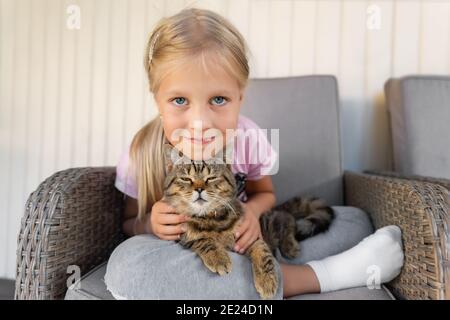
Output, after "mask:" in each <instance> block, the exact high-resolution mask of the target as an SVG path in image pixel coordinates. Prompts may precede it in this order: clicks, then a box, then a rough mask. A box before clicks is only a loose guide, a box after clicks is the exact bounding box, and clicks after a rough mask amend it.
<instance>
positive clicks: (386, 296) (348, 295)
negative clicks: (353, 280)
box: [287, 285, 395, 300]
mask: <svg viewBox="0 0 450 320" xmlns="http://www.w3.org/2000/svg"><path fill="white" fill-rule="evenodd" d="M287 300H395V297H394V296H393V295H392V293H391V292H390V291H389V290H388V289H387V288H386V287H385V286H384V285H381V286H380V289H369V288H367V287H358V288H350V289H345V290H338V291H332V292H325V293H321V294H303V295H298V296H294V297H290V298H288V299H287Z"/></svg>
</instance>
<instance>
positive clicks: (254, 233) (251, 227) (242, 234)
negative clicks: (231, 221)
mask: <svg viewBox="0 0 450 320" xmlns="http://www.w3.org/2000/svg"><path fill="white" fill-rule="evenodd" d="M241 204H242V206H243V207H244V216H243V218H242V221H241V223H240V225H239V226H238V228H237V230H236V231H235V232H236V233H235V237H236V244H235V246H234V250H235V251H236V252H239V253H241V254H242V253H244V252H245V251H246V250H247V248H248V247H250V245H251V244H252V243H253V242H255V241H256V240H257V239H258V238H261V239H262V234H261V226H260V225H259V218H258V216H257V215H256V213H255V212H253V210H252V209H251V207H250V206H248V205H247V204H246V203H245V202H241Z"/></svg>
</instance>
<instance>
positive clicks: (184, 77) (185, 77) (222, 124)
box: [155, 63, 243, 160]
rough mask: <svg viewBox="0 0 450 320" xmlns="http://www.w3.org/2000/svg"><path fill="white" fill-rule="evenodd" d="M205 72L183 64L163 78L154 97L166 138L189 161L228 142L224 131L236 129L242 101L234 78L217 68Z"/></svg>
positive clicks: (196, 65) (197, 66)
mask: <svg viewBox="0 0 450 320" xmlns="http://www.w3.org/2000/svg"><path fill="white" fill-rule="evenodd" d="M208 71H209V73H208V72H206V71H205V70H204V68H203V67H202V66H201V65H199V64H198V63H186V64H185V65H183V67H181V68H179V69H177V70H175V71H172V72H171V73H169V74H168V75H167V76H166V77H165V78H164V80H163V81H162V82H161V85H160V88H159V90H158V92H157V93H156V95H155V100H156V103H157V105H158V109H159V112H160V114H161V116H162V120H163V127H164V134H165V136H166V138H167V139H168V140H169V142H170V143H171V144H172V145H173V146H175V147H176V148H177V149H178V150H180V151H182V152H183V153H184V154H185V155H187V156H188V157H189V158H190V159H193V160H201V159H207V158H209V157H210V156H211V155H213V154H215V153H216V152H217V150H220V149H221V148H223V147H224V146H225V143H228V142H230V141H232V139H233V138H234V135H230V131H229V130H228V135H227V129H236V127H237V122H238V116H239V111H240V107H241V102H242V99H243V92H242V91H241V90H240V89H239V86H238V82H237V80H236V79H234V78H232V77H230V76H229V75H228V74H227V73H226V72H225V71H224V70H222V69H221V68H219V67H217V66H209V69H208ZM219 148H220V149H219Z"/></svg>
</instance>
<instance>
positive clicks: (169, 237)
mask: <svg viewBox="0 0 450 320" xmlns="http://www.w3.org/2000/svg"><path fill="white" fill-rule="evenodd" d="M162 239H163V240H178V239H180V236H178V235H176V236H163V237H162Z"/></svg>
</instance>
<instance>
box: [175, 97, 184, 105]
mask: <svg viewBox="0 0 450 320" xmlns="http://www.w3.org/2000/svg"><path fill="white" fill-rule="evenodd" d="M176 100H178V102H180V100H186V99H185V98H182V97H178V98H175V99H173V100H172V101H176ZM175 105H177V106H179V104H175Z"/></svg>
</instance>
